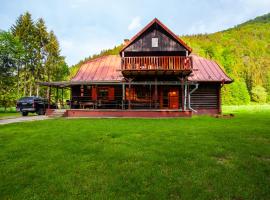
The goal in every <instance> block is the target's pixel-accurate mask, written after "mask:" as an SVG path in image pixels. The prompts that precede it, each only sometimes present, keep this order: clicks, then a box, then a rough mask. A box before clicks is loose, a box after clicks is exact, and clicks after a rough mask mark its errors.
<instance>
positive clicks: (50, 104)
mask: <svg viewBox="0 0 270 200" xmlns="http://www.w3.org/2000/svg"><path fill="white" fill-rule="evenodd" d="M50 107H51V86H49V105H48V108H49V109H50Z"/></svg>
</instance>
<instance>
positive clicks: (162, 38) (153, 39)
mask: <svg viewBox="0 0 270 200" xmlns="http://www.w3.org/2000/svg"><path fill="white" fill-rule="evenodd" d="M155 44H156V45H155ZM153 45H154V46H153ZM124 52H125V56H132V55H133V54H132V53H135V55H138V54H136V52H137V53H138V52H147V53H146V54H144V55H149V53H151V55H153V53H154V52H157V53H158V52H174V54H175V52H178V53H181V52H182V53H183V54H184V55H185V52H186V49H185V48H184V47H183V46H182V45H180V44H179V43H178V42H177V41H176V40H175V39H174V38H172V36H170V35H169V34H168V33H167V32H166V31H164V30H163V29H162V28H161V27H160V26H159V25H158V24H156V26H152V27H151V28H149V29H148V30H147V31H146V32H145V33H143V34H142V35H141V36H140V37H139V38H138V39H137V40H135V41H134V43H133V44H131V45H130V46H128V47H127V48H126V49H125V51H124ZM159 55H160V54H159ZM178 55H179V54H178Z"/></svg>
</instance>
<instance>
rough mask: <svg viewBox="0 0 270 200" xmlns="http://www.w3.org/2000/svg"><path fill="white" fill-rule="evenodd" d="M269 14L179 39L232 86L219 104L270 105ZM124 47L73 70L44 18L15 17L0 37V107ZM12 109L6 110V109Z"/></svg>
mask: <svg viewBox="0 0 270 200" xmlns="http://www.w3.org/2000/svg"><path fill="white" fill-rule="evenodd" d="M269 30H270V13H269V14H266V15H263V16H259V17H257V18H255V19H253V20H249V21H247V22H245V23H242V24H239V25H237V26H235V27H233V28H230V29H228V30H224V31H220V32H216V33H211V34H196V35H184V36H179V37H181V39H183V40H184V41H185V42H186V43H187V44H188V45H189V46H191V47H192V49H193V53H194V54H198V55H200V56H203V57H206V58H209V59H212V60H215V61H216V62H217V63H218V64H219V65H220V66H221V67H222V68H223V69H224V71H225V72H226V73H227V74H228V75H229V76H230V77H231V78H232V79H233V80H234V82H233V84H230V85H226V86H225V87H223V89H222V93H223V95H222V98H223V104H225V105H240V104H249V103H251V102H256V103H266V102H270V31H269ZM121 48H122V45H118V46H115V47H114V48H112V49H108V50H103V51H101V52H100V53H99V54H96V55H91V56H89V57H87V58H85V59H83V60H81V61H79V62H78V64H76V65H73V66H70V67H69V66H68V65H67V64H66V63H65V57H64V56H62V55H61V52H60V46H59V42H58V40H57V37H56V36H55V34H54V32H53V31H48V30H47V28H46V25H45V22H44V20H43V19H42V18H40V19H38V20H36V21H34V20H33V19H32V17H31V14H30V13H28V12H27V13H24V14H23V15H21V16H19V18H18V19H17V20H16V22H15V23H14V25H12V27H11V28H10V30H9V31H1V32H0V102H1V106H12V103H14V101H15V100H16V99H17V98H19V97H21V96H25V95H40V96H44V97H46V96H47V95H48V91H47V89H46V88H39V86H38V85H37V84H36V82H39V81H61V80H68V79H70V78H71V77H72V76H73V75H74V74H75V73H76V72H77V70H78V68H79V67H80V65H81V64H82V63H84V62H85V61H88V60H91V59H93V58H96V57H98V56H101V55H109V54H118V53H119V51H120V49H121ZM9 104H10V105H9Z"/></svg>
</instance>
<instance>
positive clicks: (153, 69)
mask: <svg viewBox="0 0 270 200" xmlns="http://www.w3.org/2000/svg"><path fill="white" fill-rule="evenodd" d="M121 71H122V73H123V75H124V76H136V75H188V74H189V73H191V72H192V58H191V57H189V56H139V57H123V58H122V65H121Z"/></svg>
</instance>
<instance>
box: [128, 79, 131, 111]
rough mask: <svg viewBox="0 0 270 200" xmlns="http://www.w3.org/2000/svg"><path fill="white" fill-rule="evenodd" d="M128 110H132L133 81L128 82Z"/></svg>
mask: <svg viewBox="0 0 270 200" xmlns="http://www.w3.org/2000/svg"><path fill="white" fill-rule="evenodd" d="M128 94H129V95H128V109H131V100H130V99H131V79H129V80H128Z"/></svg>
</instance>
